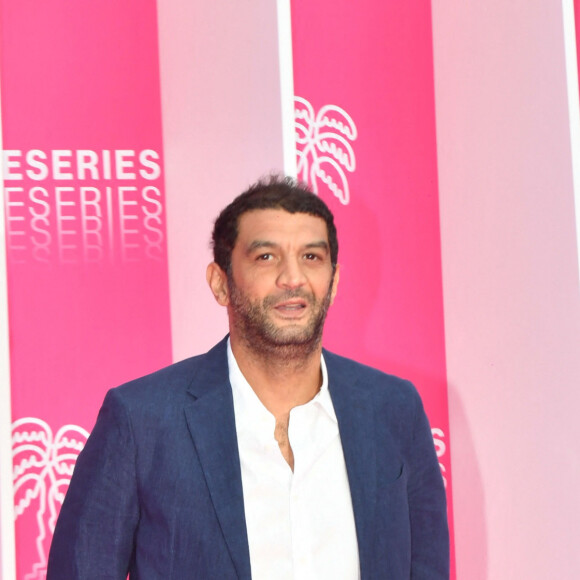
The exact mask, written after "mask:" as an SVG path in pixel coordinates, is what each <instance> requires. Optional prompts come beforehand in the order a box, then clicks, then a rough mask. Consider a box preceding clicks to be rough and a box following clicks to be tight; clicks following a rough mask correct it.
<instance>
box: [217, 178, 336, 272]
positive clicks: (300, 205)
mask: <svg viewBox="0 0 580 580" xmlns="http://www.w3.org/2000/svg"><path fill="white" fill-rule="evenodd" d="M256 209H283V210H284V211H287V212H288V213H305V214H308V215H312V216H315V217H319V218H322V219H323V220H324V221H325V223H326V229H327V232H328V245H329V247H330V260H331V262H332V267H333V269H334V268H336V264H337V260H338V239H337V237H336V227H335V225H334V217H333V215H332V212H331V211H330V210H329V209H328V206H327V205H326V204H325V203H324V202H323V201H322V200H321V199H320V198H319V197H318V196H317V195H316V194H314V193H312V191H311V190H310V189H309V188H308V186H307V185H306V184H304V183H300V182H298V181H296V180H295V179H292V178H291V177H282V176H279V175H270V176H269V177H266V178H263V179H260V180H259V181H258V182H256V183H254V184H253V185H251V186H250V187H249V188H248V189H247V190H246V191H244V192H243V193H241V194H240V195H238V197H236V199H234V201H232V203H230V204H229V205H228V206H227V207H226V208H225V209H223V210H222V212H221V213H220V215H219V216H218V218H217V219H216V221H215V224H214V228H213V233H212V248H213V256H214V261H215V262H216V263H217V265H218V266H219V267H220V268H221V269H222V270H223V271H224V272H226V273H228V274H230V270H231V264H232V251H233V249H234V246H235V245H236V240H237V238H238V224H239V219H240V216H241V215H242V214H244V213H246V212H248V211H252V210H256Z"/></svg>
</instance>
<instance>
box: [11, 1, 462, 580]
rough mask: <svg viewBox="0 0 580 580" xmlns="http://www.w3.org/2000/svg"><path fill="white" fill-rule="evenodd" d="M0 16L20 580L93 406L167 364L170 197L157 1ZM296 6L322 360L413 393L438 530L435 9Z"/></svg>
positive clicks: (441, 404)
mask: <svg viewBox="0 0 580 580" xmlns="http://www.w3.org/2000/svg"><path fill="white" fill-rule="evenodd" d="M160 1H161V0H160ZM197 2H200V0H197ZM178 4H179V3H177V2H176V3H174V5H175V7H174V8H173V10H174V11H176V12H179V6H178ZM0 7H1V10H2V21H1V26H2V31H1V33H2V34H1V38H2V47H1V75H2V77H1V90H2V95H1V97H2V126H3V149H4V152H3V170H4V207H5V219H6V256H7V284H8V307H9V330H10V363H11V369H10V370H11V398H12V421H13V432H12V444H13V474H14V479H13V481H14V506H15V518H16V520H15V529H16V559H17V577H18V579H27V580H28V579H30V580H32V579H36V578H39V579H40V578H43V577H44V574H45V570H46V560H47V555H48V548H49V545H50V540H51V536H52V531H53V529H54V524H55V521H56V517H57V515H58V511H59V508H60V505H61V503H62V499H63V497H64V493H65V492H66V489H67V485H68V481H69V479H70V475H71V472H72V469H73V467H74V463H75V460H76V456H77V455H78V452H79V451H80V449H82V447H83V445H84V442H85V441H86V438H87V436H88V434H89V432H90V430H91V428H92V426H93V424H94V420H95V418H96V414H97V411H98V409H99V407H100V404H101V402H102V399H103V396H104V394H105V392H106V391H107V389H109V388H110V387H112V386H115V385H118V384H120V383H122V382H124V381H126V380H129V379H131V378H134V377H137V376H139V375H143V374H145V373H147V372H150V371H152V370H154V369H157V368H160V367H162V366H165V365H167V364H169V363H171V362H172V351H171V328H170V304H169V295H170V293H169V278H168V247H167V242H168V239H169V241H170V242H171V231H170V230H169V229H168V227H167V215H166V204H165V199H166V195H167V196H168V197H170V196H179V195H183V194H182V193H177V192H172V191H167V192H166V191H165V187H164V151H163V143H162V110H167V109H162V106H161V98H160V95H161V90H162V87H161V86H160V77H159V46H158V44H159V43H158V22H157V9H158V6H157V5H156V1H155V0H114V1H113V0H99V1H98V2H91V3H82V4H79V3H78V2H70V1H67V0H45V1H43V2H41V3H39V2H35V1H33V0H1V2H0ZM291 9H292V10H291V12H292V23H291V26H292V45H293V50H292V52H293V70H292V71H288V70H286V71H282V74H286V75H291V76H292V75H293V80H294V92H295V95H296V96H295V101H294V103H295V132H296V148H297V172H298V177H299V178H301V179H303V180H304V181H307V182H309V183H310V184H311V185H312V187H313V188H314V190H315V191H316V192H317V194H318V195H320V196H321V197H322V198H323V199H324V200H325V201H326V202H327V203H328V204H329V205H330V207H331V208H332V210H333V211H334V213H335V216H336V221H337V226H338V230H339V236H340V244H341V257H340V261H341V268H342V269H341V287H340V292H339V295H338V297H337V300H336V302H335V305H334V306H333V308H332V309H331V314H330V316H329V320H328V324H327V328H326V331H325V344H326V346H327V347H328V348H329V349H331V350H334V351H336V352H338V353H340V354H344V355H346V356H349V357H352V358H355V359H358V360H360V361H361V362H364V363H366V364H370V365H372V366H375V367H378V368H381V369H383V370H385V371H387V372H390V373H393V374H398V375H401V376H404V377H405V378H408V379H410V380H412V381H413V382H414V383H415V384H416V386H417V387H418V389H419V391H420V392H421V395H422V397H423V400H424V402H425V406H426V409H427V412H428V415H429V417H430V420H431V424H432V427H433V437H434V442H435V447H436V450H437V453H438V456H439V459H440V466H441V470H442V474H443V477H444V479H445V482H446V486H447V491H448V497H449V515H450V522H451V524H452V510H451V467H450V463H449V423H448V416H447V386H446V371H445V350H444V344H445V341H444V328H443V299H442V285H441V253H440V239H439V209H438V191H437V162H436V140H435V113H434V95H433V53H432V43H431V13H430V2H429V1H427V0H424V1H421V2H413V3H405V2H399V1H398V0H390V1H388V2H384V1H383V2H378V1H376V0H364V1H363V2H362V3H357V4H356V5H355V4H354V3H351V2H347V1H341V2H329V1H322V2H315V3H314V2H308V1H307V0H295V1H293V2H292V4H291ZM164 10H165V11H167V10H169V8H168V6H165V7H164ZM223 42H227V38H224V40H223ZM240 50H241V51H243V50H244V47H240ZM191 59H192V61H193V59H195V54H192V55H191ZM199 90H200V91H203V90H204V87H203V86H200V87H199ZM277 98H279V95H278V96H277ZM164 106H165V107H166V108H167V107H171V106H178V104H177V103H176V104H175V105H174V104H173V103H164ZM280 123H282V119H280ZM236 139H237V136H236V135H235V134H232V136H231V141H230V142H229V143H227V144H224V148H223V151H224V154H223V163H224V164H225V165H224V166H225V167H227V155H226V153H225V152H227V150H228V149H231V148H235V147H245V146H246V145H247V141H246V136H241V137H240V143H239V144H238V143H237V141H236ZM226 145H227V146H226ZM166 148H167V149H168V148H169V147H168V144H167V143H166ZM172 161H173V165H174V166H175V165H176V164H178V163H180V162H181V163H184V162H186V160H182V161H179V160H172ZM272 169H281V167H279V168H272V167H264V170H263V172H264V173H266V172H268V171H271V170H272ZM256 177H259V176H258V175H256ZM237 193H238V192H231V197H233V196H234V195H236V194H237ZM192 195H193V194H192ZM204 195H206V194H204ZM202 197H203V196H200V198H202ZM178 205H179V199H176V198H175V197H172V207H178ZM196 227H207V224H205V223H204V224H201V223H200V224H196V223H192V224H191V228H196ZM209 233H210V232H209V229H208V239H209ZM169 249H171V245H170V247H169ZM182 254H184V255H186V254H187V253H183V252H182ZM206 291H207V290H205V289H204V292H206ZM190 299H191V300H195V296H191V298H190ZM171 307H172V309H174V310H176V311H177V312H178V311H179V308H180V305H179V304H175V303H173V304H171ZM192 332H199V329H192ZM191 354H196V353H191Z"/></svg>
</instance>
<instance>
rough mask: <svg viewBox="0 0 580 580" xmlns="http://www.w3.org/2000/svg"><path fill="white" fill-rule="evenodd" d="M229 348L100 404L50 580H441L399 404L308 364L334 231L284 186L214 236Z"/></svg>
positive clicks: (311, 201)
mask: <svg viewBox="0 0 580 580" xmlns="http://www.w3.org/2000/svg"><path fill="white" fill-rule="evenodd" d="M213 249H214V259H215V261H214V262H213V263H211V264H210V265H209V266H208V269H207V281H208V283H209V286H210V288H211V291H212V292H213V294H214V296H215V299H216V300H217V302H218V303H219V304H220V305H222V306H225V307H226V309H227V313H228V318H229V327H230V334H229V337H226V339H224V340H223V341H222V342H220V343H219V344H218V345H216V346H215V347H214V348H213V349H212V350H210V351H209V352H208V353H206V354H205V355H201V356H198V357H194V358H191V359H188V360H185V361H182V362H180V363H177V364H174V365H172V366H170V367H167V368H166V369H163V370H161V371H158V372H157V373H154V374H152V375H149V376H147V377H144V378H141V379H138V380H136V381H133V382H131V383H128V384H127V385H124V386H122V387H119V388H117V389H113V390H111V391H109V393H108V394H107V397H106V398H105V402H104V404H103V407H102V409H101V411H100V414H99V418H98V420H97V423H96V425H95V428H94V430H93V433H92V434H91V437H90V438H89V441H88V442H87V445H86V446H85V449H84V450H83V452H82V453H81V455H80V456H79V459H78V462H77V465H76V468H75V472H74V476H73V478H72V482H71V485H70V488H69V491H68V494H67V496H66V499H65V501H64V504H63V507H62V510H61V514H60V517H59V520H58V524H57V526H56V530H55V534H54V540H53V544H52V548H51V553H50V559H49V568H48V576H47V578H48V579H49V580H75V579H92V578H111V579H118V580H122V579H124V578H126V576H127V573H129V574H130V577H131V578H138V579H140V580H154V579H155V580H161V579H163V580H168V579H176V580H185V579H188V578H197V579H212V580H213V579H216V580H217V579H219V580H222V579H229V578H232V579H233V578H243V579H249V578H254V579H275V580H278V579H287V578H295V579H298V580H302V579H304V580H307V579H329V580H339V579H345V580H346V579H357V578H363V579H382V578H385V579H390V580H402V579H409V578H412V579H413V580H419V579H425V580H427V579H428V580H436V579H444V578H448V574H449V573H448V534H447V521H446V508H445V492H444V489H443V483H442V478H441V474H440V472H439V466H438V462H437V458H436V455H435V451H434V446H433V441H432V438H431V432H430V429H429V424H428V421H427V418H426V416H425V413H424V411H423V407H422V405H421V401H420V399H419V396H418V394H417V392H416V391H415V389H414V388H413V387H412V386H411V385H410V384H409V383H408V382H406V381H403V380H401V379H398V378H395V377H392V376H388V375H385V374H383V373H381V372H380V371H377V370H375V369H371V368H369V367H365V366H363V365H360V364H358V363H355V362H353V361H350V360H348V359H345V358H342V357H339V356H336V355H334V354H331V353H329V352H328V351H325V350H323V349H322V346H321V338H322V329H323V326H324V320H325V317H326V313H327V310H328V308H329V306H330V304H331V303H332V300H333V298H334V296H335V294H336V290H337V285H338V279H339V265H338V262H337V256H338V242H337V239H336V229H335V226H334V222H333V217H332V214H331V213H330V211H329V210H328V208H327V207H326V205H325V204H324V203H323V202H322V201H321V200H320V199H319V198H318V197H316V196H315V195H313V194H312V193H310V192H309V191H308V190H307V189H306V188H304V187H302V186H299V185H296V184H295V183H294V182H292V181H291V180H289V179H280V178H271V179H270V180H267V181H262V182H259V183H257V184H256V185H254V186H252V187H251V188H250V189H249V190H248V191H246V192H245V193H243V194H242V195H241V196H239V197H238V198H236V199H235V200H234V201H233V202H232V203H231V204H230V205H229V206H228V207H227V208H225V209H224V210H223V211H222V213H221V214H220V216H219V217H218V219H217V220H216V223H215V227H214V232H213Z"/></svg>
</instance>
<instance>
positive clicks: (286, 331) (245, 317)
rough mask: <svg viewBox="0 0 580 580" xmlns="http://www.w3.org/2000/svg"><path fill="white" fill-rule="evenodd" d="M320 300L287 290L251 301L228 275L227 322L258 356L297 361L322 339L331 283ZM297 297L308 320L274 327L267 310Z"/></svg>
mask: <svg viewBox="0 0 580 580" xmlns="http://www.w3.org/2000/svg"><path fill="white" fill-rule="evenodd" d="M333 280H334V276H333V277H332V279H331V281H330V285H329V287H328V292H327V293H326V295H325V296H324V298H323V299H322V300H317V299H316V297H315V296H314V295H313V294H311V293H308V292H305V291H304V290H300V289H298V290H287V291H286V292H283V293H281V294H280V295H275V296H266V298H264V299H263V300H261V301H252V300H251V299H250V298H248V297H247V296H246V295H244V293H243V292H242V291H240V289H239V288H238V287H237V286H236V285H235V283H234V281H233V279H232V277H231V276H229V277H228V288H229V296H230V305H231V309H232V312H231V317H232V320H231V323H232V324H233V326H234V328H235V330H236V334H237V336H239V337H240V338H241V339H242V340H243V341H244V343H245V344H246V347H247V348H249V349H250V350H251V351H252V352H254V353H255V355H257V356H258V357H259V358H263V359H264V358H265V359H273V357H275V360H276V361H277V362H279V363H283V362H288V363H290V362H298V361H300V360H304V359H306V358H308V357H309V356H310V355H312V353H313V352H315V351H316V350H317V349H318V347H319V346H320V342H321V340H322V331H323V329H324V322H325V320H326V314H327V313H328V308H329V307H330V303H331V300H332V284H333ZM294 298H301V299H303V300H305V301H306V302H307V304H308V308H309V309H310V310H311V314H310V319H309V320H308V322H307V324H306V325H305V326H298V325H288V326H282V327H281V326H277V325H276V323H275V321H274V320H273V319H272V318H271V315H270V313H271V312H272V309H273V308H274V306H275V305H276V304H279V303H280V302H284V301H286V300H291V299H294Z"/></svg>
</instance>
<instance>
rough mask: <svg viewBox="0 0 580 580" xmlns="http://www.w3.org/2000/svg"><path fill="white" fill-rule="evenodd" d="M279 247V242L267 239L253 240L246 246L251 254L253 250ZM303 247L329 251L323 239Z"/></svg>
mask: <svg viewBox="0 0 580 580" xmlns="http://www.w3.org/2000/svg"><path fill="white" fill-rule="evenodd" d="M279 247H280V244H277V243H276V242H270V241H268V240H254V241H253V242H252V243H251V244H250V245H249V246H248V249H247V253H248V254H251V253H252V252H255V251H256V250H262V249H272V248H279ZM304 249H305V250H313V249H322V250H325V251H326V252H329V246H328V242H325V241H324V240H320V241H318V242H309V243H308V244H305V245H304Z"/></svg>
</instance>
